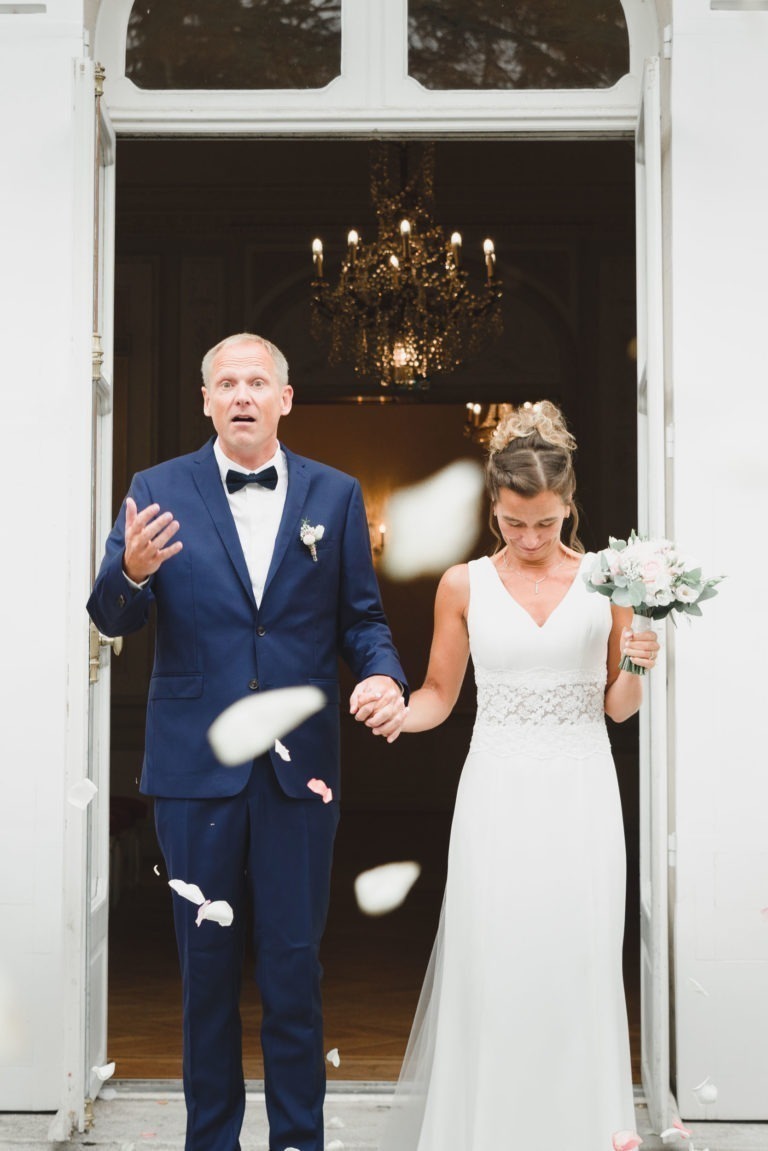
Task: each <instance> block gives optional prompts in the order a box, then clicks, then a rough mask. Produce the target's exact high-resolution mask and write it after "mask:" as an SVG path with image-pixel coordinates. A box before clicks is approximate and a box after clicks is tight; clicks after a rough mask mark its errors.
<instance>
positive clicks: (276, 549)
mask: <svg viewBox="0 0 768 1151" xmlns="http://www.w3.org/2000/svg"><path fill="white" fill-rule="evenodd" d="M202 368H203V389H202V392H203V410H204V412H205V414H206V416H209V417H210V418H211V420H212V422H213V427H214V430H215V432H216V435H215V437H213V438H212V439H211V441H209V442H208V443H207V444H206V445H205V446H204V447H203V448H201V449H200V450H199V451H197V452H193V453H192V454H191V455H187V456H181V457H179V458H177V459H173V460H169V461H167V462H166V463H162V464H159V465H157V466H156V467H153V468H150V469H148V470H147V471H145V472H140V473H139V474H137V475H136V476H134V478H133V481H132V483H131V488H130V493H129V495H128V496H127V498H126V500H125V504H124V506H123V508H122V509H121V512H120V514H119V516H118V518H117V521H116V523H115V526H114V528H113V529H112V532H111V533H110V535H109V538H108V540H107V544H106V554H105V557H104V560H103V562H102V565H101V569H100V571H99V574H98V577H97V579H96V582H95V585H94V588H93V592H92V594H91V597H90V600H89V602H88V611H89V613H90V615H91V618H92V619H93V621H94V623H95V624H96V626H97V627H98V628H99V629H100V631H102V632H103V633H105V634H106V635H110V636H115V635H124V634H126V633H128V632H132V631H137V630H138V629H139V628H141V627H142V626H143V625H144V624H145V623H146V621H147V617H148V615H149V612H150V608H151V607H152V605H153V604H154V608H155V613H156V625H157V633H156V635H157V638H156V645H155V662H154V668H153V671H152V678H151V681H150V685H149V700H148V706H147V728H146V743H145V756H144V767H143V772H142V778H141V790H142V792H144V793H145V794H147V795H153V796H155V820H156V826H157V833H158V839H159V842H160V846H161V849H162V852H163V856H164V858H165V863H166V867H167V871H168V875H169V877H170V878H174V879H182V880H185V881H186V882H188V883H195V884H197V885H198V886H199V887H200V888H201V889H202V891H203V893H204V895H205V897H206V898H208V899H223V900H227V901H228V902H229V903H230V904H231V905H232V907H233V909H234V913H235V914H234V922H233V924H232V926H231V927H229V928H223V927H221V926H219V925H218V924H216V923H213V922H211V921H208V920H203V921H202V923H201V924H200V926H199V927H197V926H196V925H195V914H196V913H195V908H194V906H193V904H191V903H189V902H187V901H186V900H183V899H182V898H180V897H179V896H178V895H177V894H176V893H175V892H174V895H173V903H174V921H175V928H176V939H177V943H178V949H179V959H180V964H181V973H182V984H183V1004H184V1092H185V1097H186V1103H187V1140H186V1148H187V1151H237V1149H238V1148H239V1133H240V1128H241V1126H242V1120H243V1113H244V1107H245V1091H244V1083H243V1070H242V1051H241V1026H240V1015H239V996H240V977H241V967H242V957H243V948H244V942H245V930H246V927H248V929H249V930H250V931H252V933H253V945H254V953H255V957H256V967H255V976H256V980H257V983H258V985H259V989H260V992H261V1000H262V1012H263V1022H262V1030H261V1042H262V1049H263V1054H264V1073H265V1091H266V1102H267V1114H268V1118H269V1129H270V1142H269V1146H270V1149H271V1151H285V1149H286V1148H296V1149H297V1151H322V1148H323V1113H322V1109H323V1098H324V1094H325V1058H324V1053H323V1035H322V1015H321V1001H320V974H321V972H320V964H319V961H318V949H319V946H320V940H321V937H322V933H323V929H324V926H325V920H326V913H327V908H328V895H329V883H330V869H331V856H332V850H333V840H334V835H335V832H336V826H337V823H338V818H339V809H338V798H339V706H338V705H339V684H338V678H337V657H338V655H339V654H341V655H342V656H343V657H344V659H345V661H346V662H347V663H348V664H349V666H350V668H351V669H352V671H353V673H354V675H355V677H356V679H357V681H358V682H357V686H356V687H355V689H354V691H353V692H352V696H351V699H350V710H351V712H352V714H353V715H354V716H355V718H356V719H357V720H358V721H359V722H362V723H365V724H367V725H368V726H369V727H370V728H371V729H372V730H373V732H374V734H377V735H383V736H389V735H393V734H396V733H397V731H399V728H400V725H401V724H402V721H403V717H404V711H405V700H404V694H405V691H406V690H407V689H406V687H405V675H404V673H403V670H402V668H401V666H400V662H399V659H398V656H397V652H396V651H395V648H394V647H393V644H392V639H391V636H390V632H389V628H388V626H387V622H386V619H385V617H384V613H383V611H382V607H381V602H380V598H379V591H378V587H377V583H376V577H375V575H374V571H373V566H372V562H371V551H370V544H369V536H368V526H367V522H366V514H365V509H364V507H363V500H362V496H361V492H360V486H359V484H358V483H357V481H356V480H354V479H352V478H351V477H350V476H347V475H344V474H343V473H342V472H338V471H336V470H334V469H333V468H330V467H327V466H325V465H323V464H319V463H315V462H314V461H312V460H308V459H303V458H302V457H300V456H296V455H294V454H293V453H292V452H289V451H288V450H287V449H286V448H284V447H282V446H281V444H280V443H279V442H278V439H277V427H278V423H279V421H280V418H281V417H282V416H284V415H287V414H288V412H290V410H291V402H292V396H293V389H292V388H291V386H290V385H289V383H288V365H287V363H286V361H285V358H284V356H283V355H282V353H281V352H280V351H279V349H278V348H276V347H275V346H274V345H273V344H270V343H269V342H268V341H267V340H264V339H262V338H261V337H259V336H254V335H250V334H248V333H244V334H240V335H235V336H230V337H228V338H227V339H225V340H222V342H221V343H219V344H217V345H216V347H214V348H212V349H211V350H210V351H209V352H208V353H207V355H206V356H205V358H204V360H203V365H202ZM321 524H322V526H323V528H324V531H323V532H322V533H317V535H318V537H319V538H318V539H317V542H316V543H315V546H314V548H310V547H309V546H307V545H306V544H305V543H304V542H303V541H302V538H301V536H302V527H306V526H307V525H309V526H311V527H318V526H319V525H321ZM294 684H315V685H317V686H318V687H320V688H321V689H322V690H323V692H324V693H325V695H326V697H327V700H328V702H327V705H326V706H325V707H324V708H323V709H322V710H321V711H320V712H319V713H318V714H317V715H315V716H313V717H312V718H311V719H309V720H307V721H306V722H305V723H303V724H302V725H301V726H300V727H298V728H296V729H295V731H293V732H291V733H290V734H289V735H287V736H286V737H285V739H284V741H283V742H284V743H285V744H286V745H287V748H288V752H289V754H290V760H286V759H284V758H282V757H281V756H280V755H278V754H277V753H276V752H275V751H274V750H271V751H270V752H269V753H268V754H265V755H262V756H259V757H258V758H257V759H256V760H253V761H249V762H247V763H242V764H240V765H239V766H238V767H235V768H225V767H222V766H221V765H220V764H218V763H217V762H216V760H215V758H214V756H213V754H212V752H211V749H210V747H209V745H208V742H207V739H206V733H207V731H208V728H209V726H210V725H211V723H212V722H213V720H214V719H215V718H216V716H217V715H218V714H219V713H220V712H221V711H222V710H223V709H224V708H226V707H228V706H229V705H230V704H232V703H234V701H235V700H237V699H241V698H242V697H244V696H247V695H248V694H249V693H250V692H257V691H269V690H270V689H272V688H279V687H287V686H290V685H294ZM363 699H365V701H366V702H361V701H362V700H363ZM314 779H320V780H322V781H323V782H324V783H325V784H327V785H328V787H330V789H331V792H332V795H333V799H332V801H331V802H324V798H323V796H322V795H321V794H317V793H316V792H315V791H313V790H310V789H309V788H308V786H307V785H308V782H309V781H310V780H314ZM325 798H327V796H326V797H325Z"/></svg>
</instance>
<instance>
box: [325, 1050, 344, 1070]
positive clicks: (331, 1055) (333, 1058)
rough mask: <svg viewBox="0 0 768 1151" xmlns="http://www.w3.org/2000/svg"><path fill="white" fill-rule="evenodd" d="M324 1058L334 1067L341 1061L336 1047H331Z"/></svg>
mask: <svg viewBox="0 0 768 1151" xmlns="http://www.w3.org/2000/svg"><path fill="white" fill-rule="evenodd" d="M325 1058H326V1059H327V1060H328V1062H329V1063H332V1064H333V1066H334V1067H338V1066H339V1064H340V1063H341V1056H340V1055H339V1049H338V1047H332V1048H331V1050H330V1051H329V1052H328V1054H327V1055H326V1057H325Z"/></svg>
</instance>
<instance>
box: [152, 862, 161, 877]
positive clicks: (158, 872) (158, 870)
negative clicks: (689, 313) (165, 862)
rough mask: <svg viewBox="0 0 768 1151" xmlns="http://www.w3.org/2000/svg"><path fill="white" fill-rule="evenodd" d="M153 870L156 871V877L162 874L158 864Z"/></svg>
mask: <svg viewBox="0 0 768 1151" xmlns="http://www.w3.org/2000/svg"><path fill="white" fill-rule="evenodd" d="M152 870H153V871H154V873H155V875H159V874H160V868H159V867H158V866H157V864H155V866H154V867H153V868H152Z"/></svg>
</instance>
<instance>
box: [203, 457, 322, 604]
mask: <svg viewBox="0 0 768 1151" xmlns="http://www.w3.org/2000/svg"><path fill="white" fill-rule="evenodd" d="M281 446H282V445H281ZM283 452H284V453H285V458H286V460H287V462H288V493H287V495H286V497H285V507H284V508H283V515H282V519H281V520H280V527H279V528H278V532H277V537H276V539H275V550H274V551H273V552H272V561H271V563H270V565H269V571H268V572H267V580H266V583H265V584H264V596H262V603H263V602H264V599H265V598H266V595H267V592H268V591H269V585H270V584H271V582H272V580H273V578H274V576H275V573H276V572H277V570H278V568H279V567H280V564H281V563H282V562H283V559H284V558H285V553H286V551H287V550H288V545H289V544H290V543H291V542H292V541H293V540H294V539H296V540H297V539H298V538H299V528H300V526H301V513H302V510H303V508H304V504H305V503H306V499H307V492H308V491H309V475H308V472H307V462H306V460H304V459H302V458H301V456H295V455H294V454H293V452H289V451H288V449H287V448H286V447H285V446H283ZM219 482H221V481H219Z"/></svg>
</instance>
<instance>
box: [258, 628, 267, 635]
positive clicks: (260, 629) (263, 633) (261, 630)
mask: <svg viewBox="0 0 768 1151" xmlns="http://www.w3.org/2000/svg"><path fill="white" fill-rule="evenodd" d="M266 634H267V629H266V628H265V627H257V628H256V635H266Z"/></svg>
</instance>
